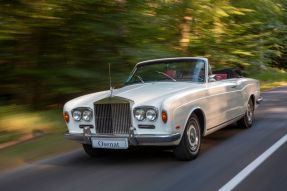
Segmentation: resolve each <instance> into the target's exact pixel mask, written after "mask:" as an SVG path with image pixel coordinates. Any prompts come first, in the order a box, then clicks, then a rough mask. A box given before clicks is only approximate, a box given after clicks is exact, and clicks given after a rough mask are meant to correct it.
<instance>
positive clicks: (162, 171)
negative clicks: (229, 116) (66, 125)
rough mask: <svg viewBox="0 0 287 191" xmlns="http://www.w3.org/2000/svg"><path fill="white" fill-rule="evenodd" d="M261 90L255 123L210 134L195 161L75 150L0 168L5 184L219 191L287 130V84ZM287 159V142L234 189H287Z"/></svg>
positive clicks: (69, 189)
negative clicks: (95, 154)
mask: <svg viewBox="0 0 287 191" xmlns="http://www.w3.org/2000/svg"><path fill="white" fill-rule="evenodd" d="M262 95H263V98H264V102H263V103H262V104H261V105H260V107H259V108H258V109H257V110H256V115H255V124H254V126H253V127H252V128H250V129H241V128H239V127H236V126H230V127H227V128H225V129H222V130H220V131H218V132H216V133H214V134H212V135H209V136H207V137H206V138H205V139H204V142H203V148H202V150H201V154H200V156H199V157H198V158H197V159H196V160H193V161H190V162H182V161H177V160H176V159H175V158H174V157H173V155H172V153H171V152H168V151H149V150H141V151H133V152H125V151H123V152H116V153H109V154H107V155H106V156H102V157H100V158H96V159H92V158H89V157H88V156H86V155H85V153H84V152H83V151H82V150H76V151H73V152H70V153H66V154H63V155H60V156H56V157H53V158H50V159H46V160H43V161H38V162H35V163H32V164H30V165H28V166H25V167H21V168H19V169H16V170H13V171H10V172H4V173H3V172H2V173H0V189H1V190H3V191H10V190H13V191H14V190H21V191H23V190H27V191H33V190H41V191H46V190H47V191H51V190H53V191H57V190H60V191H62V190H66V191H73V190H89V191H91V190H97V191H120V190H125V191H151V190H155V191H161V190H167V191H169V190H170V191H172V190H173V191H174V190H181V191H185V190H186V191H191V190H219V189H221V188H224V186H225V185H227V183H228V182H229V181H231V180H232V179H233V178H235V177H236V178H237V177H238V176H241V174H240V172H241V171H242V170H243V169H244V168H246V167H247V166H248V165H250V164H251V163H252V162H254V161H255V162H256V159H257V158H258V157H260V156H261V155H262V154H263V153H264V152H266V151H267V150H268V149H269V148H270V147H272V146H273V145H274V144H276V142H278V140H280V139H281V138H282V137H284V136H285V135H286V134H287V87H282V88H277V89H274V90H272V91H269V92H265V93H263V94H262ZM286 162H287V142H284V143H283V144H282V145H281V146H280V147H278V149H276V150H275V151H274V152H273V153H272V154H271V155H270V156H269V157H267V158H266V159H265V160H263V161H261V163H260V164H257V168H254V169H253V170H251V171H250V174H249V175H248V176H243V177H242V176H241V181H239V182H238V183H237V185H236V186H234V190H252V191H255V190H260V191H262V190H287V164H286ZM252 164H253V163H252ZM251 166H252V165H251ZM227 190H228V189H227Z"/></svg>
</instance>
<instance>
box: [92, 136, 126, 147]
mask: <svg viewBox="0 0 287 191" xmlns="http://www.w3.org/2000/svg"><path fill="white" fill-rule="evenodd" d="M92 146H93V147H94V148H103V149H127V148H128V147H129V144H128V139H127V138H92Z"/></svg>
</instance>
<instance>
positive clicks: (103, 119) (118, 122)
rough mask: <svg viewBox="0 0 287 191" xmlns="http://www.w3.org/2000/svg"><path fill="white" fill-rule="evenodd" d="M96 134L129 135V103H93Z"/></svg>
mask: <svg viewBox="0 0 287 191" xmlns="http://www.w3.org/2000/svg"><path fill="white" fill-rule="evenodd" d="M94 107H95V121H96V122H95V123H96V124H95V126H96V132H97V134H105V135H113V134H129V129H130V126H131V114H130V104H129V103H111V104H106V103H105V104H98V103H95V105H94Z"/></svg>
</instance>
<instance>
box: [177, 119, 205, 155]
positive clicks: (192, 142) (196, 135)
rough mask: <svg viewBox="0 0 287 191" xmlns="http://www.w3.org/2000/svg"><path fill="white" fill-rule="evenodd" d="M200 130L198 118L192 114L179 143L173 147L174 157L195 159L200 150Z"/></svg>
mask: <svg viewBox="0 0 287 191" xmlns="http://www.w3.org/2000/svg"><path fill="white" fill-rule="evenodd" d="M200 145H201V132H200V125H199V121H198V118H197V116H196V115H195V114H192V115H191V117H190V118H189V121H188V123H187V125H186V127H185V130H184V133H183V136H182V139H181V141H180V143H179V145H178V146H177V147H176V148H175V149H174V151H173V152H174V154H175V157H176V158H177V159H179V160H192V159H195V158H196V157H197V156H198V154H199V151H200Z"/></svg>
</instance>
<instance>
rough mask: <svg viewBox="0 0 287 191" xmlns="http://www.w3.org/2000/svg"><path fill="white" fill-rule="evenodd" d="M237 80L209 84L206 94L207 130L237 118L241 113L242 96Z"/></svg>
mask: <svg viewBox="0 0 287 191" xmlns="http://www.w3.org/2000/svg"><path fill="white" fill-rule="evenodd" d="M239 89H240V85H239V84H238V82H237V80H236V79H227V80H222V81H215V82H209V83H208V86H207V92H206V103H207V106H206V121H207V124H206V125H207V129H211V128H214V127H216V126H218V125H221V124H223V123H225V122H228V121H230V120H232V119H234V118H236V117H237V116H238V115H240V113H241V110H242V108H241V104H240V103H241V102H242V99H243V98H242V96H241V92H240V90H239Z"/></svg>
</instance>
